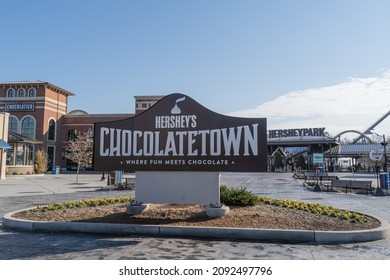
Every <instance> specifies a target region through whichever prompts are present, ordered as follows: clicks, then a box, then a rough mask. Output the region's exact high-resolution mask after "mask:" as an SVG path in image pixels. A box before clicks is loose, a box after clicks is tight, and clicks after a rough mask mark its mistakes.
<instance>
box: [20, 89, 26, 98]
mask: <svg viewBox="0 0 390 280" xmlns="http://www.w3.org/2000/svg"><path fill="white" fill-rule="evenodd" d="M25 95H26V91H25V90H24V88H20V89H18V97H24V96H25Z"/></svg>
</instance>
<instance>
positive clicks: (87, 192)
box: [0, 173, 390, 259]
mask: <svg viewBox="0 0 390 280" xmlns="http://www.w3.org/2000/svg"><path fill="white" fill-rule="evenodd" d="M339 175H340V177H348V176H350V175H351V174H342V173H340V174H339ZM355 176H356V175H355ZM361 176H369V175H361ZM100 178H101V175H98V174H82V175H81V176H80V182H85V184H84V185H78V186H76V185H73V184H72V183H73V182H74V180H75V175H74V174H60V175H45V176H42V177H38V176H34V177H28V178H26V176H15V177H13V176H12V177H10V178H7V179H6V180H4V181H1V182H0V212H1V213H0V214H1V215H2V216H3V215H4V214H5V213H8V212H11V211H15V210H20V209H22V208H26V207H30V206H33V205H36V204H44V203H50V202H54V201H69V200H79V199H82V198H93V197H108V196H117V195H129V194H131V193H132V191H100V189H101V188H102V187H103V186H104V185H105V182H102V181H100ZM365 179H366V178H365ZM221 184H225V185H227V186H229V187H234V186H236V187H241V186H243V187H246V188H248V189H249V190H251V191H252V192H254V193H256V194H261V195H265V196H269V197H274V198H288V199H296V200H301V201H312V202H319V203H321V204H325V205H332V206H336V207H339V208H346V209H350V210H353V211H359V212H363V213H366V214H370V215H373V216H380V217H382V218H385V219H386V220H387V221H390V200H389V199H390V197H389V196H386V197H375V196H371V195H360V194H359V195H357V194H345V193H326V192H321V193H317V192H310V191H308V190H306V189H304V188H303V187H302V181H300V180H295V179H293V178H292V174H291V173H263V174H254V173H223V174H221ZM9 188H12V190H10V189H9ZM0 259H390V240H389V238H387V239H385V240H378V241H374V242H364V243H350V244H342V245H318V244H283V243H282V244H273V243H263V242H244V241H226V240H215V239H185V238H152V237H142V236H120V237H119V236H115V235H102V234H69V233H55V234H48V233H32V232H20V231H13V230H8V229H4V228H3V227H0Z"/></svg>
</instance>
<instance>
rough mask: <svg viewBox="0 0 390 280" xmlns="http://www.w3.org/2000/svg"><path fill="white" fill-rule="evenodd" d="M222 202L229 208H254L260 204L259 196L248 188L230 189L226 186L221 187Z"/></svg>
mask: <svg viewBox="0 0 390 280" xmlns="http://www.w3.org/2000/svg"><path fill="white" fill-rule="evenodd" d="M220 200H221V203H222V204H225V205H228V206H253V205H256V204H257V203H258V202H259V199H258V196H257V195H254V194H253V193H252V192H250V191H248V190H247V189H246V188H243V187H241V188H239V189H237V188H228V187H226V186H225V185H223V186H221V189H220Z"/></svg>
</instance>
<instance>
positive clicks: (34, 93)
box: [28, 88, 37, 97]
mask: <svg viewBox="0 0 390 280" xmlns="http://www.w3.org/2000/svg"><path fill="white" fill-rule="evenodd" d="M36 94H37V92H36V90H35V88H30V89H29V90H28V97H35V96H36Z"/></svg>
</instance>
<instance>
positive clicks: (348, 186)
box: [327, 180, 374, 194]
mask: <svg viewBox="0 0 390 280" xmlns="http://www.w3.org/2000/svg"><path fill="white" fill-rule="evenodd" d="M329 188H330V190H331V191H333V188H343V189H345V193H348V190H349V192H350V193H351V192H352V190H364V191H366V194H368V193H369V192H370V194H372V192H373V190H374V187H372V181H356V180H333V181H332V182H331V184H330V185H328V186H327V190H328V189H329Z"/></svg>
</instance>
